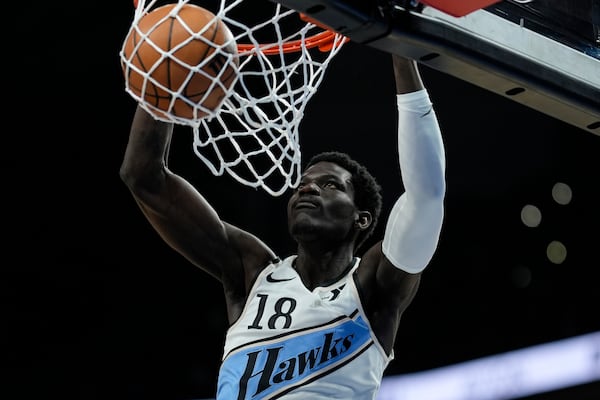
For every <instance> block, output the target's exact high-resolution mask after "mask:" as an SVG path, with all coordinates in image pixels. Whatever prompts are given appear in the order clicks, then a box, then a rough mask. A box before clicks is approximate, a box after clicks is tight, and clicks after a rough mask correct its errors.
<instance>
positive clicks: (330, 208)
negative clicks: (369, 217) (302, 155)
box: [288, 161, 358, 244]
mask: <svg viewBox="0 0 600 400" xmlns="http://www.w3.org/2000/svg"><path fill="white" fill-rule="evenodd" d="M357 217H358V210H357V208H356V205H355V204H354V187H353V186H352V174H350V172H349V171H347V170H346V169H344V168H342V167H340V166H339V165H337V164H335V163H332V162H328V161H321V162H318V163H316V164H314V165H312V166H311V167H309V168H308V169H307V170H306V171H305V172H304V174H303V175H302V178H301V180H300V184H299V186H298V188H297V189H296V190H295V191H294V193H293V194H292V196H291V197H290V200H289V202H288V225H289V230H290V234H291V235H292V237H294V239H296V240H297V241H299V242H302V241H314V240H322V241H328V242H333V243H335V242H336V241H342V240H345V239H346V238H348V235H349V233H351V232H353V227H354V222H355V221H356V218H357ZM324 244H325V243H324Z"/></svg>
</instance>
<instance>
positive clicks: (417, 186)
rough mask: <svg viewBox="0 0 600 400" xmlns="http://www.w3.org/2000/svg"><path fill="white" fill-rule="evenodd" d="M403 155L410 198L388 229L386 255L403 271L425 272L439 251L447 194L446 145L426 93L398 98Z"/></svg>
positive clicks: (399, 206) (404, 199)
mask: <svg viewBox="0 0 600 400" xmlns="http://www.w3.org/2000/svg"><path fill="white" fill-rule="evenodd" d="M397 99H398V155H399V159H400V171H401V174H402V181H403V183H404V189H405V192H404V193H403V194H402V195H401V196H400V198H399V199H398V200H397V201H396V203H395V204H394V207H393V208H392V211H391V213H390V216H389V218H388V222H387V225H386V228H385V235H384V238H383V245H382V246H383V247H382V248H383V254H385V256H386V257H387V258H388V259H389V260H390V262H391V263H392V264H393V265H394V266H396V267H397V268H399V269H402V270H404V271H406V272H409V273H418V272H421V271H423V269H425V267H426V266H427V264H428V263H429V261H430V260H431V258H432V257H433V254H434V252H435V249H436V248H437V244H438V240H439V236H440V232H441V228H442V220H443V217H444V195H445V191H446V183H445V165H446V158H445V154H444V145H443V142H442V136H441V132H440V128H439V125H438V121H437V117H436V115H435V111H434V109H433V106H432V104H431V101H430V99H429V94H428V93H427V91H426V90H420V91H417V92H411V93H406V94H399V95H397Z"/></svg>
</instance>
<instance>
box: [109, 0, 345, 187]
mask: <svg viewBox="0 0 600 400" xmlns="http://www.w3.org/2000/svg"><path fill="white" fill-rule="evenodd" d="M163 3H164V2H163ZM163 3H160V4H157V0H150V1H146V0H138V1H137V6H136V8H135V14H134V19H133V22H132V25H131V28H130V30H131V29H135V27H136V24H137V23H138V22H139V20H140V18H141V17H142V16H143V15H145V14H147V13H148V12H150V11H152V10H153V9H154V8H155V7H158V6H159V5H163ZM177 3H178V4H185V3H190V4H195V5H198V6H201V7H206V6H205V5H203V3H202V2H199V1H197V2H194V1H192V0H178V1H177ZM205 3H206V2H205ZM134 4H136V3H134ZM265 8H268V9H269V10H268V12H266V13H265V14H264V16H263V17H261V16H260V15H262V14H261V13H262V12H263V11H264V10H263V9H265ZM209 11H211V12H213V13H214V14H215V17H216V18H218V19H220V20H221V21H223V22H224V23H225V24H226V25H227V26H228V27H229V29H230V30H231V31H232V33H233V35H234V37H235V41H236V43H238V44H244V46H243V50H238V57H239V67H238V78H237V81H236V83H235V85H234V86H233V87H232V88H231V90H229V91H228V93H227V96H226V99H225V100H224V102H223V103H222V105H221V107H220V108H219V109H218V110H216V111H214V112H209V115H208V116H207V117H205V118H201V119H185V118H181V117H178V116H177V115H171V114H169V113H167V115H166V116H165V117H164V118H162V117H156V118H157V119H161V120H164V121H167V122H173V123H176V124H179V125H186V126H190V127H191V128H192V132H193V136H194V140H193V150H194V153H195V155H196V156H197V157H198V158H199V159H200V160H202V162H203V163H204V164H205V165H206V167H208V169H209V170H210V171H211V172H212V173H213V174H214V175H217V176H219V175H223V174H224V173H227V174H229V175H230V176H232V177H233V178H234V179H235V180H237V181H238V182H240V183H242V184H244V185H247V186H250V187H254V188H261V189H264V190H265V191H266V192H267V193H269V194H270V195H272V196H279V195H281V194H283V193H284V192H285V191H286V190H287V189H289V188H291V187H295V186H297V184H298V182H299V180H300V163H301V151H300V146H299V132H298V129H299V125H300V122H301V121H302V117H303V115H304V110H305V107H306V104H307V103H308V101H309V100H310V99H311V97H312V96H313V95H314V93H315V92H316V90H317V89H318V87H319V85H320V84H321V82H322V80H323V78H324V73H325V70H326V68H327V66H328V65H329V62H330V61H331V59H332V58H333V57H334V56H335V55H336V54H337V53H338V52H339V50H340V49H341V48H342V45H343V44H344V43H345V42H346V41H347V38H346V37H344V36H343V35H340V34H334V35H333V39H332V41H331V42H330V43H329V44H328V46H327V47H326V48H325V49H324V48H319V47H315V48H311V46H308V45H307V44H306V43H308V42H310V40H307V39H308V38H312V37H313V36H314V35H318V34H319V33H323V28H321V27H319V26H317V25H315V24H314V23H312V22H309V21H305V20H302V19H301V17H300V14H299V13H298V12H297V11H295V10H291V9H287V8H285V7H283V6H282V5H281V4H277V3H274V2H271V1H267V0H265V1H262V0H261V2H260V3H259V2H257V0H221V1H220V5H219V8H218V9H209ZM257 14H259V15H257ZM246 17H247V20H246ZM286 43H300V46H299V47H298V48H297V49H296V51H293V52H290V51H289V49H287V48H286V46H285V44H286ZM240 48H241V47H238V49H240ZM267 49H268V50H267ZM169 56H171V57H172V55H169ZM120 57H121V63H122V65H123V68H124V69H125V70H126V69H127V68H131V64H130V60H127V59H126V57H124V53H123V49H122V50H121V52H120ZM136 72H138V73H139V71H136ZM125 79H127V74H125ZM126 88H127V86H126ZM126 90H127V92H128V93H129V94H130V95H131V96H132V97H133V98H134V99H135V100H136V101H138V103H139V104H140V105H141V106H142V107H144V108H146V109H147V110H152V105H151V104H146V103H145V102H144V98H143V95H136V94H135V93H132V92H131V91H130V90H128V89H126ZM173 95H174V96H181V94H179V93H174V94H173Z"/></svg>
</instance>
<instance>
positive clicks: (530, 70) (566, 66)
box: [277, 0, 600, 135]
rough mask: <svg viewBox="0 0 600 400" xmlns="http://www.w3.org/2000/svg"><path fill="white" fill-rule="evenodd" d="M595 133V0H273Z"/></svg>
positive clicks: (599, 68) (598, 22) (598, 111)
mask: <svg viewBox="0 0 600 400" xmlns="http://www.w3.org/2000/svg"><path fill="white" fill-rule="evenodd" d="M277 2H279V3H281V4H282V5H284V6H286V7H289V8H292V9H295V10H297V11H299V12H302V13H305V14H307V15H310V16H311V17H312V18H314V19H315V20H317V21H320V22H321V23H323V24H325V25H327V26H330V27H332V28H333V29H334V30H336V31H338V32H340V33H342V34H344V35H345V36H347V37H348V38H350V40H352V41H354V42H357V43H361V44H365V45H368V46H371V47H374V48H377V49H380V50H382V51H385V52H389V53H393V54H399V55H404V56H409V57H411V58H414V59H416V60H418V61H419V62H420V63H421V64H424V65H427V66H428V67H431V68H433V69H436V70H439V71H441V72H444V73H447V74H450V75H452V76H455V77H457V78H459V79H462V80H465V81H468V82H470V83H472V84H475V85H477V86H480V87H483V88H485V89H488V90H490V91H492V92H494V93H496V94H498V95H500V96H504V97H506V98H509V99H511V100H513V101H515V102H518V103H521V104H523V105H525V106H528V107H530V108H532V109H535V110H537V111H540V112H543V113H545V114H548V115H550V116H552V117H554V118H557V119H559V120H562V121H565V122H567V123H569V124H572V125H574V126H576V127H579V128H581V129H583V130H585V131H588V132H590V133H593V134H595V135H600V32H599V26H600V0H505V1H490V0H471V1H461V2H455V1H450V0H435V1H434V0H430V1H426V2H419V1H399V0H372V1H358V0H277Z"/></svg>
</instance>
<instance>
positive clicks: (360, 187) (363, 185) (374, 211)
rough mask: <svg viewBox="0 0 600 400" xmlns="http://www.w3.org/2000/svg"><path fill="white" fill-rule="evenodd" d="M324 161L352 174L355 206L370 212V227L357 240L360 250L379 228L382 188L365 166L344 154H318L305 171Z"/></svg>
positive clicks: (334, 152)
mask: <svg viewBox="0 0 600 400" xmlns="http://www.w3.org/2000/svg"><path fill="white" fill-rule="evenodd" d="M323 161H325V162H331V163H334V164H337V165H339V166H340V167H342V168H344V169H345V170H347V171H348V172H349V173H350V174H351V176H352V177H351V182H352V186H353V188H354V204H355V206H356V208H358V209H359V210H362V211H368V212H369V213H370V214H371V223H370V225H369V226H368V227H367V228H366V229H365V230H363V231H361V232H360V234H359V235H358V237H357V238H356V243H355V249H358V248H360V246H361V245H362V244H363V243H364V242H365V241H366V240H367V239H368V238H369V237H370V236H371V235H372V234H373V231H374V230H375V227H376V226H377V222H378V220H379V215H380V213H381V205H382V200H381V187H380V186H379V184H378V183H377V181H376V179H375V178H374V177H373V175H371V173H370V172H369V171H368V170H367V168H366V167H365V166H364V165H362V164H360V163H359V162H357V161H356V160H354V159H352V158H351V157H350V156H349V155H348V154H346V153H342V152H337V151H329V152H323V153H319V154H316V155H315V156H313V157H312V158H311V159H310V160H309V161H308V163H307V164H306V167H305V171H306V170H307V169H308V168H309V167H311V166H313V165H315V164H317V163H319V162H323Z"/></svg>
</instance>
